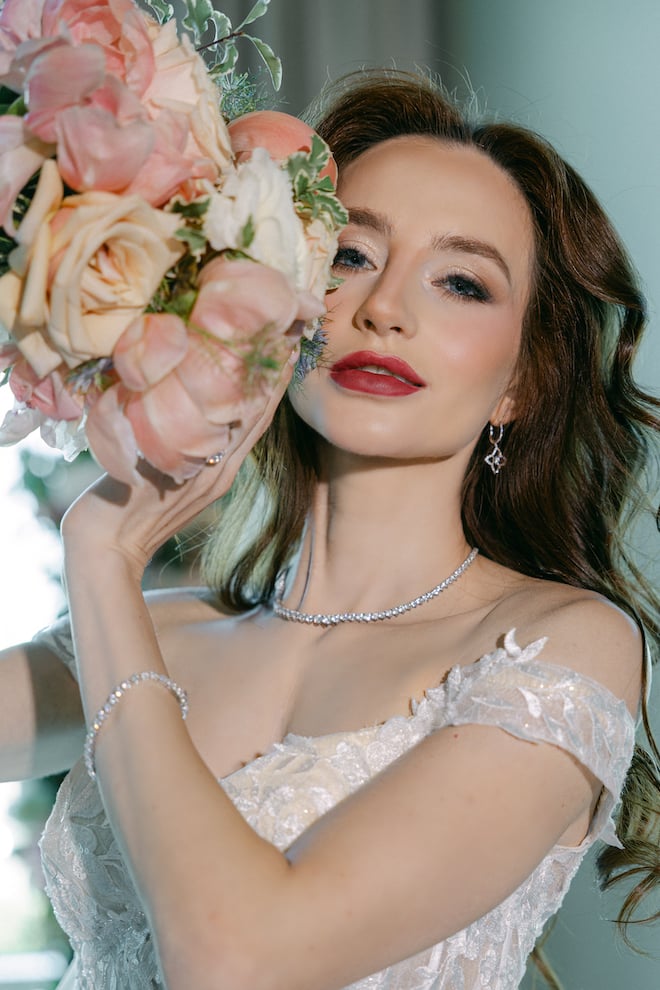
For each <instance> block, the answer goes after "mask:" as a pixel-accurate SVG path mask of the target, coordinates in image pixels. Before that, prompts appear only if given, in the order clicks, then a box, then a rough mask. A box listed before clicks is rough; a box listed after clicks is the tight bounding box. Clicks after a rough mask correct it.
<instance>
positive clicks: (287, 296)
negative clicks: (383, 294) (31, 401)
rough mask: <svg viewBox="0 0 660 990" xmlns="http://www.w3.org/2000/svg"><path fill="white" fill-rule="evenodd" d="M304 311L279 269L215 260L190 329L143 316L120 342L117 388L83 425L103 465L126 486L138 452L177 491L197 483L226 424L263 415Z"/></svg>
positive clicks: (162, 317)
mask: <svg viewBox="0 0 660 990" xmlns="http://www.w3.org/2000/svg"><path fill="white" fill-rule="evenodd" d="M305 298H306V297H305ZM308 312H309V311H308V310H307V308H306V306H305V305H304V303H302V304H301V301H300V298H299V296H298V294H297V293H296V292H295V290H294V289H293V287H292V286H291V284H290V282H289V281H288V279H287V278H286V277H285V276H284V275H282V274H281V273H280V272H278V271H276V270H275V269H272V268H268V267H266V266H264V265H259V264H257V263H255V262H252V261H246V260H228V259H226V258H224V257H219V258H216V259H214V260H213V261H211V262H210V263H209V264H208V265H207V266H206V267H205V268H204V270H203V272H202V276H201V278H200V289H199V295H198V297H197V301H196V303H195V306H194V308H193V311H192V313H191V316H190V320H189V327H186V326H185V324H184V323H183V321H182V320H181V319H180V318H179V317H177V316H173V315H171V314H168V313H159V314H145V315H144V316H142V317H140V318H139V319H137V320H136V321H135V322H134V323H133V324H132V325H131V326H130V327H128V328H127V329H126V331H125V332H124V334H123V335H122V336H121V338H120V339H119V340H118V342H117V346H116V347H115V350H114V354H113V358H114V364H115V370H116V372H117V374H118V376H119V379H120V382H119V384H118V385H116V386H113V387H112V388H111V389H109V390H108V392H106V393H104V394H103V395H102V396H101V398H100V399H99V400H98V402H96V403H95V404H94V405H93V406H92V408H91V410H90V412H89V416H88V420H87V436H88V439H89V443H90V447H91V449H92V450H93V452H94V454H95V456H96V457H97V459H98V460H99V462H100V463H101V464H102V466H103V467H104V468H105V469H106V470H108V471H110V473H111V474H113V475H114V476H115V477H117V478H119V479H120V480H123V481H127V482H130V481H131V480H132V479H133V477H134V471H135V462H136V458H137V452H138V450H139V451H140V452H141V453H142V455H143V456H144V457H145V458H146V459H147V460H148V461H149V462H150V463H151V464H153V465H154V466H155V467H156V468H158V469H159V470H160V471H163V472H164V473H165V474H168V475H170V476H171V477H172V478H174V479H175V480H176V481H177V482H182V481H184V480H185V479H186V478H190V477H193V476H194V475H196V474H198V473H199V471H200V470H201V469H202V468H203V466H204V461H205V459H206V457H208V456H209V455H211V454H213V453H215V452H216V451H218V450H222V449H223V448H224V447H226V446H227V444H228V443H229V440H230V430H229V425H228V424H230V423H232V422H239V421H241V420H243V419H245V418H249V417H250V416H251V415H254V414H255V413H256V411H258V410H259V409H260V408H261V406H262V405H263V401H264V395H265V394H266V393H267V391H268V385H269V381H270V380H271V378H270V376H271V374H272V373H273V368H279V367H281V366H282V365H283V364H284V361H285V360H286V359H287V357H288V355H289V353H290V352H291V348H292V346H293V343H294V342H295V340H296V339H297V336H298V333H299V330H300V329H301V326H302V322H301V321H302V320H305V319H308V318H309V317H308ZM110 393H112V394H110ZM122 417H123V419H124V420H125V422H123V421H122ZM126 422H128V423H129V424H130V426H131V428H132V432H131V433H130V434H129V433H128V431H127V430H126Z"/></svg>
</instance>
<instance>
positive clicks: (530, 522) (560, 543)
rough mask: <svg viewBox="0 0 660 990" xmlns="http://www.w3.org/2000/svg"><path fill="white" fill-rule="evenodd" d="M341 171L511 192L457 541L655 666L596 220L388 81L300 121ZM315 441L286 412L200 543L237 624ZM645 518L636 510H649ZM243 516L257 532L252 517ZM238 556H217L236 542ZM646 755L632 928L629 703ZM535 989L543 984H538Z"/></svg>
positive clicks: (300, 519)
mask: <svg viewBox="0 0 660 990" xmlns="http://www.w3.org/2000/svg"><path fill="white" fill-rule="evenodd" d="M311 122H312V123H313V124H314V125H315V126H316V128H317V130H318V131H319V133H320V134H321V136H322V137H323V138H324V139H325V140H326V141H327V142H328V144H329V145H330V148H331V149H332V152H333V155H334V157H335V160H336V162H337V165H338V167H339V169H340V172H341V169H342V167H345V166H346V165H347V164H348V163H349V162H351V161H354V160H355V159H356V158H357V157H358V156H359V155H361V154H362V153H363V152H364V151H366V150H367V149H368V148H370V147H372V146H373V145H375V144H378V143H379V142H381V141H386V140H388V139H390V138H393V137H399V136H402V135H411V134H421V135H426V136H431V137H437V138H438V139H439V140H442V141H448V142H451V143H454V144H460V145H466V146H469V147H474V148H478V149H480V150H481V151H482V152H483V153H484V154H486V155H488V156H489V157H490V158H491V160H492V161H494V162H495V163H497V165H499V167H500V168H502V169H503V170H504V171H505V172H506V173H507V174H508V175H509V176H510V177H511V178H512V179H513V181H514V182H515V183H516V185H517V186H518V189H519V190H520V191H521V193H522V195H523V196H524V198H525V200H526V201H527V204H528V206H529V209H530V211H531V216H532V221H533V225H534V230H535V241H536V257H535V272H534V278H533V286H532V293H531V298H530V302H529V305H528V308H527V312H526V315H525V319H524V324H523V333H522V344H521V349H520V355H519V359H518V365H517V369H516V373H515V381H516V415H517V418H516V420H515V422H513V423H511V424H510V426H509V427H508V428H507V434H506V438H505V442H506V454H507V458H508V461H507V467H506V470H505V471H502V472H501V473H500V474H499V475H497V476H495V475H493V474H492V473H491V472H490V471H485V470H484V469H483V458H484V454H485V453H486V452H487V448H488V436H487V433H484V435H483V436H482V437H481V439H480V441H479V442H478V443H477V445H476V448H475V450H474V453H473V456H472V459H471V461H470V464H469V467H468V470H467V472H466V476H465V480H464V486H463V526H464V529H465V535H466V538H467V540H468V542H470V543H473V544H475V545H476V546H478V547H479V548H480V550H481V552H482V553H483V554H485V555H486V556H488V557H490V558H492V559H493V560H495V561H497V562H498V563H500V564H503V565H505V566H507V567H510V568H513V569H514V570H515V571H518V572H520V573H523V574H528V575H531V576H533V577H538V578H546V579H551V580H555V581H557V580H558V581H562V582H564V583H566V584H569V585H573V586H575V587H580V588H586V589H591V590H593V591H596V592H599V593H601V594H603V595H604V596H606V597H607V598H608V599H610V600H611V601H613V602H616V603H617V604H618V605H620V606H621V607H622V608H623V609H624V610H625V611H627V612H628V613H629V614H631V615H633V616H634V617H635V618H636V619H637V620H638V622H639V624H640V626H641V627H642V628H643V629H644V630H645V633H646V637H647V642H648V645H649V647H650V648H651V651H652V652H653V653H654V654H655V655H656V656H657V653H658V646H659V642H660V626H659V621H658V617H659V616H658V613H659V604H658V600H657V598H656V597H655V595H654V593H653V590H652V589H651V588H650V586H649V585H648V584H647V583H646V582H645V580H644V577H643V575H642V574H641V573H640V571H639V569H638V568H637V567H636V565H635V563H634V561H633V560H632V559H631V556H630V554H629V553H628V551H627V548H626V542H625V532H626V523H627V522H629V517H630V516H631V514H632V513H633V511H634V510H638V509H639V508H640V507H643V506H644V504H645V502H646V500H647V496H645V495H644V491H645V490H646V488H648V490H653V487H652V484H650V485H647V486H646V487H644V486H643V482H644V478H645V472H646V471H647V469H648V468H649V465H651V464H652V463H653V462H654V458H653V457H652V456H651V455H652V452H653V451H654V450H655V449H656V448H655V447H654V442H655V441H657V434H658V432H659V431H660V422H659V420H658V410H659V408H660V402H659V401H658V400H657V399H655V398H653V397H652V396H650V395H647V394H645V393H644V392H643V391H642V390H641V389H640V388H639V387H638V386H637V385H636V384H635V382H634V380H633V377H632V362H633V358H634V355H635V352H636V348H637V346H638V343H639V339H640V335H641V333H642V329H643V327H644V323H645V304H644V299H643V296H642V294H641V292H640V289H639V286H638V283H637V278H636V275H635V273H634V271H633V269H632V266H631V264H630V262H629V260H628V258H627V255H626V252H625V250H624V248H623V246H622V244H621V242H620V240H619V238H618V237H617V235H616V233H615V231H614V230H613V227H612V225H611V223H610V221H609V219H608V218H607V216H606V214H605V213H604V211H603V210H602V208H601V207H600V206H599V204H598V202H597V201H596V199H595V197H594V196H593V194H592V193H591V191H590V190H589V188H588V187H587V186H586V185H585V183H584V182H583V181H582V179H581V178H580V177H579V176H578V175H577V173H576V172H575V171H574V170H573V169H572V168H571V166H570V165H568V164H567V163H566V162H565V161H563V160H562V159H561V158H560V156H559V155H558V154H557V153H556V152H555V151H554V149H553V148H552V147H551V146H550V145H549V144H547V142H545V141H544V140H543V139H542V138H540V137H538V136H537V135H535V134H533V133H531V132H530V131H528V130H526V129H523V128H521V127H517V126H514V125H512V124H507V123H501V122H495V123H489V122H474V121H472V120H471V119H470V117H469V115H466V114H464V113H462V112H461V110H460V109H459V107H458V106H457V105H456V103H455V102H454V101H453V100H451V99H449V98H448V97H447V95H446V94H445V93H444V92H443V91H442V90H441V88H440V87H438V86H436V85H435V84H433V83H432V82H431V81H429V80H427V79H426V78H424V77H420V76H417V75H410V74H407V73H400V72H396V71H385V72H383V71H374V72H361V73H359V74H356V75H354V76H351V77H347V78H346V79H345V80H343V81H342V82H341V83H340V85H339V87H338V88H335V90H334V92H333V93H332V94H331V96H330V98H329V99H328V97H326V98H325V99H324V100H323V101H322V103H321V109H320V111H319V109H318V107H317V109H316V112H315V114H314V115H313V116H312V117H311ZM318 471H319V463H318V447H317V443H316V440H315V434H314V433H313V431H312V430H311V429H310V428H309V427H308V426H307V425H306V424H305V423H303V422H302V421H301V420H300V419H299V418H298V417H297V416H296V414H295V413H294V411H293V409H292V407H291V405H290V403H289V402H288V401H287V400H285V401H284V402H283V403H282V404H281V406H280V408H279V410H278V414H277V416H276V418H275V420H274V422H273V424H272V427H271V428H270V430H269V431H268V432H267V433H266V434H265V436H264V437H263V438H262V440H261V441H260V443H259V444H258V446H257V448H256V449H255V451H254V455H253V457H252V458H251V459H250V461H249V462H248V463H247V464H246V465H245V468H244V470H243V471H242V474H241V475H239V480H238V483H237V485H235V490H234V491H233V492H232V493H230V503H229V505H228V507H227V510H226V512H223V518H222V527H221V533H220V535H219V537H218V540H219V542H216V541H215V540H213V539H212V540H211V541H210V542H209V544H208V547H207V550H206V554H205V561H206V574H207V578H208V579H209V581H210V583H211V585H212V586H213V587H215V588H216V589H217V592H218V595H219V597H220V599H221V601H222V602H223V604H224V605H225V606H227V607H229V608H231V609H234V610H239V611H240V610H244V609H246V608H249V607H252V606H253V605H254V604H256V603H257V602H264V601H268V600H269V599H270V598H271V596H272V595H273V590H274V583H275V578H276V575H277V574H278V572H279V571H280V570H281V569H282V567H284V566H285V565H286V564H287V562H288V561H289V560H290V559H291V557H292V554H293V552H294V550H295V548H296V546H297V544H298V542H299V540H300V537H301V534H302V530H303V526H304V522H305V518H306V515H307V513H308V510H309V506H310V503H311V497H312V493H313V490H314V486H315V484H316V480H317V478H318ZM647 507H648V506H647ZM255 513H256V516H255ZM250 516H251V517H252V521H253V527H254V528H253V532H254V537H253V540H252V542H251V543H250V545H249V546H247V547H245V546H243V547H242V548H240V549H239V550H238V552H235V553H234V555H233V558H230V557H229V556H228V555H227V553H226V548H227V547H228V546H232V545H233V546H236V540H234V538H233V537H234V536H235V537H236V538H237V539H238V537H239V536H241V535H242V536H243V538H244V534H245V531H246V525H247V522H248V517H250ZM642 710H643V719H644V724H645V726H646V728H647V732H648V735H649V746H650V753H645V752H644V751H642V750H640V749H639V748H637V749H636V752H635V757H634V759H633V764H632V766H631V769H630V772H629V774H628V778H627V782H626V787H625V790H624V794H623V807H622V811H621V814H620V817H619V825H618V828H619V836H620V838H621V840H622V842H623V844H624V848H623V849H614V848H608V849H607V850H606V851H605V852H604V853H603V854H602V855H601V857H600V860H599V870H600V874H601V880H602V883H603V885H604V886H609V885H610V884H612V883H614V882H615V880H616V879H617V878H619V877H621V876H635V877H636V878H637V879H638V883H637V884H636V886H635V887H634V888H633V890H632V891H631V892H630V893H629V894H628V896H627V898H626V901H625V903H624V906H623V909H622V911H621V914H620V917H619V922H620V923H621V924H623V925H625V924H627V923H628V922H630V921H631V920H632V916H633V911H634V909H635V907H636V906H637V905H638V903H639V901H640V900H641V897H642V895H643V894H644V893H646V892H648V891H649V890H650V889H651V888H652V887H653V886H655V885H656V884H657V883H658V880H659V879H660V843H659V841H658V838H659V836H658V829H659V827H660V782H659V780H658V761H659V760H660V756H659V754H658V750H657V748H656V746H655V743H654V741H653V738H652V735H651V733H650V730H649V729H648V720H647V712H646V701H645V700H644V701H643V703H642ZM548 979H549V980H550V982H551V979H550V975H548Z"/></svg>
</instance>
